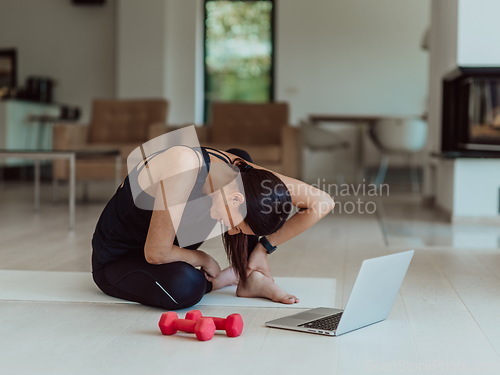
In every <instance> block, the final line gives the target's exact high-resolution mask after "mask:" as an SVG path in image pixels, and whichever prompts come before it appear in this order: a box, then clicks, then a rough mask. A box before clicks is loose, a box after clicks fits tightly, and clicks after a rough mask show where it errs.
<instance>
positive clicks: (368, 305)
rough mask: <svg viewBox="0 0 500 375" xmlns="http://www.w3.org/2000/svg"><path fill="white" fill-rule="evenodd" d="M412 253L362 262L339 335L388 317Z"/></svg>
mask: <svg viewBox="0 0 500 375" xmlns="http://www.w3.org/2000/svg"><path fill="white" fill-rule="evenodd" d="M413 253H414V251H413V250H409V251H405V252H402V253H397V254H391V255H386V256H382V257H378V258H372V259H366V260H365V261H363V264H362V265H361V269H360V270H359V274H358V277H357V278H356V282H355V283H354V287H353V288H352V292H351V295H350V296H349V300H348V302H347V305H346V307H345V309H344V313H343V315H342V319H341V320H340V323H339V325H338V327H337V331H336V334H337V335H341V334H343V333H346V332H350V331H353V330H355V329H358V328H361V327H365V326H367V325H370V324H373V323H376V322H379V321H381V320H384V319H386V318H387V316H388V315H389V312H390V311H391V308H392V305H393V304H394V300H395V299H396V296H397V294H398V291H399V288H400V287H401V284H402V282H403V279H404V277H405V275H406V271H407V270H408V266H409V265H410V261H411V259H412V257H413Z"/></svg>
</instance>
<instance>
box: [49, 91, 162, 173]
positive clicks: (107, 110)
mask: <svg viewBox="0 0 500 375" xmlns="http://www.w3.org/2000/svg"><path fill="white" fill-rule="evenodd" d="M167 112H168V102H167V101H166V100H164V99H151V100H102V99H98V100H94V102H93V103H92V115H91V120H90V123H89V124H88V125H77V124H64V123H60V124H56V125H55V126H54V132H53V148H54V149H55V150H88V149H118V150H120V152H121V155H122V158H123V164H122V175H123V176H124V177H125V176H126V175H127V164H126V159H127V156H128V155H129V153H130V152H131V151H132V150H133V149H134V148H136V147H137V146H139V145H140V144H142V143H144V142H146V141H147V140H149V139H150V138H151V134H150V131H151V126H152V125H155V124H156V126H157V125H158V124H159V123H160V124H162V126H165V122H166V119H167ZM68 169H69V167H68V162H67V161H56V162H54V164H53V178H54V180H55V181H60V180H67V179H68V175H69V170H68ZM114 176H115V162H114V160H113V158H107V159H91V160H77V161H76V178H77V180H112V179H114Z"/></svg>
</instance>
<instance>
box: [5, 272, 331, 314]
mask: <svg viewBox="0 0 500 375" xmlns="http://www.w3.org/2000/svg"><path fill="white" fill-rule="evenodd" d="M274 280H275V282H276V283H277V284H278V285H279V286H280V287H281V288H282V289H284V290H285V291H287V292H288V293H291V294H294V295H296V296H297V297H298V298H299V299H300V302H299V303H296V304H292V305H285V304H281V303H275V302H272V301H269V300H267V299H264V298H242V297H237V296H236V294H235V292H236V286H230V287H226V288H222V289H219V290H216V291H214V292H211V293H208V294H206V295H205V296H204V297H203V299H202V300H201V301H200V302H199V303H198V304H197V306H242V307H283V308H312V307H320V306H324V307H334V305H333V304H334V302H335V286H336V283H335V279H323V278H302V277H275V278H274ZM0 300H4V301H41V302H80V303H81V302H88V303H136V302H131V301H126V300H123V299H119V298H115V297H111V296H108V295H107V294H104V293H103V292H102V291H101V290H100V289H99V288H98V287H97V286H96V285H95V284H94V281H93V280H92V274H91V273H88V272H59V271H15V270H0Z"/></svg>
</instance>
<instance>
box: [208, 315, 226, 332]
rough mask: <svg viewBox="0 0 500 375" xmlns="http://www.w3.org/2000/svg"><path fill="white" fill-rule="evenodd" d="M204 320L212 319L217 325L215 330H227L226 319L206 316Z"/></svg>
mask: <svg viewBox="0 0 500 375" xmlns="http://www.w3.org/2000/svg"><path fill="white" fill-rule="evenodd" d="M204 318H210V319H212V320H213V321H214V323H215V328H216V329H226V322H227V320H226V318H217V317H213V316H204Z"/></svg>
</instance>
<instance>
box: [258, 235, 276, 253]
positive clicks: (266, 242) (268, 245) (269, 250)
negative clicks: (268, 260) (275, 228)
mask: <svg viewBox="0 0 500 375" xmlns="http://www.w3.org/2000/svg"><path fill="white" fill-rule="evenodd" d="M259 242H260V243H261V244H262V245H263V246H264V247H265V248H266V251H267V253H268V254H271V253H273V252H274V251H276V249H277V247H276V246H273V245H271V242H269V240H268V239H267V237H266V236H262V237H261V238H259Z"/></svg>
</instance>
